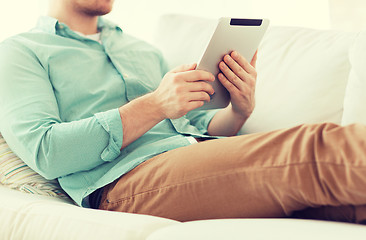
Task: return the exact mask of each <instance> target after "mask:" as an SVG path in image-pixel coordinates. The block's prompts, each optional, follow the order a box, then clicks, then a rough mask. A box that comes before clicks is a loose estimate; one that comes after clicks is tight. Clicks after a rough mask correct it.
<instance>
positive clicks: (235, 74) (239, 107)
mask: <svg viewBox="0 0 366 240" xmlns="http://www.w3.org/2000/svg"><path fill="white" fill-rule="evenodd" d="M256 61H257V52H256V53H255V54H254V57H253V59H252V61H251V63H249V62H248V61H247V60H246V59H245V58H244V57H243V56H242V55H240V54H239V53H238V52H235V51H234V52H232V53H231V54H230V55H229V54H228V55H225V56H224V58H223V60H222V61H221V62H220V63H219V68H220V70H221V73H219V74H218V79H219V80H220V82H221V83H222V85H224V86H225V88H226V89H227V90H228V91H229V93H230V96H231V107H232V111H234V113H236V114H237V115H239V116H242V117H243V118H245V119H247V118H248V117H249V116H250V115H251V113H252V112H253V110H254V106H255V98H254V94H255V84H256V80H257V71H256V70H255V65H256Z"/></svg>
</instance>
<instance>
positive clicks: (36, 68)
mask: <svg viewBox="0 0 366 240" xmlns="http://www.w3.org/2000/svg"><path fill="white" fill-rule="evenodd" d="M98 28H99V31H100V32H101V40H102V44H100V43H99V42H98V41H94V40H91V39H88V38H86V37H84V36H81V35H79V34H77V33H75V32H73V31H72V30H71V29H70V28H68V27H67V26H66V25H65V24H63V23H60V22H58V21H57V20H56V19H54V18H51V17H41V18H40V19H39V22H38V24H37V27H36V28H34V29H32V30H31V31H29V32H27V33H22V34H19V35H16V36H14V37H11V38H9V39H7V40H5V41H4V42H2V43H1V44H0V131H1V133H2V134H3V136H4V138H5V139H6V141H7V142H8V144H9V146H10V147H11V148H12V149H13V151H14V152H15V153H16V154H17V155H18V156H19V157H20V158H21V159H23V160H24V162H25V163H27V164H28V165H29V166H30V167H31V168H32V169H34V170H35V171H37V172H38V173H40V174H41V175H42V176H44V177H45V178H47V179H54V178H57V179H58V181H59V183H60V185H61V187H62V188H63V189H64V190H65V191H66V192H67V193H68V194H69V195H70V197H71V198H72V199H73V200H74V201H75V202H76V203H77V204H79V205H81V206H85V207H89V203H88V198H87V196H88V195H89V194H90V193H92V192H93V191H95V190H96V189H98V188H100V187H103V186H105V185H107V184H108V183H111V182H113V181H114V180H115V179H117V178H119V177H120V176H121V175H123V174H125V173H127V172H128V171H130V170H131V169H133V168H134V167H136V166H137V165H139V164H140V163H142V162H144V161H145V160H147V159H149V158H151V157H153V156H155V155H157V154H160V153H162V152H165V151H169V150H172V149H175V148H178V147H182V146H186V145H189V144H190V142H189V141H188V139H187V136H194V137H208V136H207V135H205V134H206V133H207V126H208V124H209V122H210V120H211V119H212V117H213V115H214V114H215V113H216V112H215V111H192V112H190V113H189V114H187V115H186V116H184V117H182V118H180V119H176V120H170V119H166V120H163V121H161V122H160V123H159V124H157V125H156V126H155V127H153V128H152V129H151V130H150V131H148V132H147V133H146V134H144V135H143V136H141V137H140V138H139V139H137V140H136V141H135V142H133V143H131V144H130V145H128V146H127V147H125V148H123V149H122V151H120V148H121V146H122V140H123V130H122V123H121V118H120V115H119V111H118V107H120V106H122V105H124V104H126V103H127V102H129V101H131V100H133V99H134V98H137V97H139V96H142V95H144V94H146V93H148V92H151V91H153V90H154V89H156V88H157V87H158V85H159V83H160V80H161V79H162V77H163V76H164V74H165V73H166V72H167V70H168V69H167V64H166V63H165V61H164V59H163V58H162V56H161V53H160V52H159V51H158V50H157V49H156V48H154V47H152V46H151V45H149V44H147V43H145V42H143V41H141V40H138V39H136V38H133V37H131V36H129V35H127V34H126V33H124V32H123V31H122V30H121V29H120V28H119V27H118V26H116V25H114V24H112V23H110V22H108V21H106V20H104V19H102V18H100V19H99V22H98Z"/></svg>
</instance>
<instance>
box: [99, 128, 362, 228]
mask: <svg viewBox="0 0 366 240" xmlns="http://www.w3.org/2000/svg"><path fill="white" fill-rule="evenodd" d="M365 204H366V126H363V125H349V126H346V127H340V126H338V125H335V124H329V123H328V124H317V125H301V126H297V127H294V128H290V129H284V130H277V131H272V132H267V133H258V134H249V135H243V136H237V137H229V138H225V139H219V140H209V141H204V142H200V143H198V144H193V145H190V146H187V147H182V148H178V149H175V150H172V151H169V152H166V153H163V154H160V155H158V156H156V157H154V158H152V159H150V160H148V161H146V162H144V163H142V164H141V165H139V166H138V167H136V168H135V169H133V170H132V171H131V172H129V173H127V174H126V175H124V176H122V177H121V178H120V179H118V180H116V181H115V182H113V183H111V184H109V185H107V186H106V187H105V188H104V192H103V195H102V200H101V204H100V209H104V210H111V211H121V212H130V213H140V214H148V215H154V216H160V217H165V218H170V219H175V220H179V221H190V220H198V219H213V218H270V217H288V216H291V215H292V214H294V213H296V215H297V216H298V217H310V218H312V217H315V218H323V217H325V218H334V219H333V220H342V219H337V218H339V214H338V213H340V215H342V216H341V217H345V218H347V219H346V220H347V221H353V222H360V221H362V220H363V219H366V216H363V214H364V213H366V211H363V208H364V206H363V205H365ZM309 207H310V209H309ZM305 209H307V210H305ZM358 210H359V211H358ZM332 214H333V215H334V216H333V215H332ZM309 215H310V216H309Z"/></svg>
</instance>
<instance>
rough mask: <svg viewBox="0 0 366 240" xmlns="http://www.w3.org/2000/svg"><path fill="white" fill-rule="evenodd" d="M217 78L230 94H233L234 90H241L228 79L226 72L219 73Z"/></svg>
mask: <svg viewBox="0 0 366 240" xmlns="http://www.w3.org/2000/svg"><path fill="white" fill-rule="evenodd" d="M217 78H218V79H219V81H220V82H221V84H222V85H223V86H224V87H225V88H226V89H227V90H228V92H229V93H230V94H233V93H234V91H239V89H238V88H237V87H236V86H235V85H234V84H233V83H232V82H231V81H229V79H227V78H226V77H225V75H224V74H222V73H219V74H218V75H217Z"/></svg>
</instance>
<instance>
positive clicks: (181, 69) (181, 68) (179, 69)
mask: <svg viewBox="0 0 366 240" xmlns="http://www.w3.org/2000/svg"><path fill="white" fill-rule="evenodd" d="M196 67H197V63H192V64H183V65H180V66H178V67H175V68H173V69H172V70H171V72H174V73H178V72H186V71H191V70H195V69H196Z"/></svg>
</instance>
